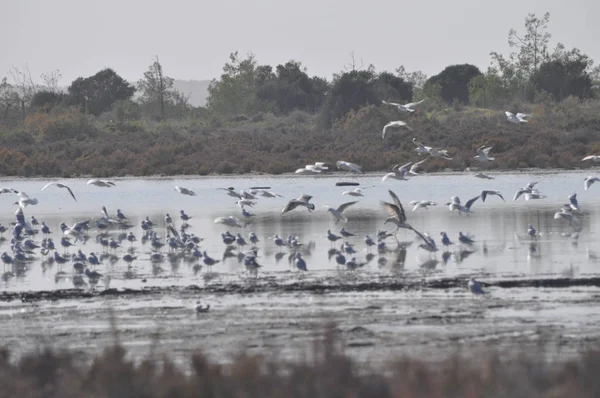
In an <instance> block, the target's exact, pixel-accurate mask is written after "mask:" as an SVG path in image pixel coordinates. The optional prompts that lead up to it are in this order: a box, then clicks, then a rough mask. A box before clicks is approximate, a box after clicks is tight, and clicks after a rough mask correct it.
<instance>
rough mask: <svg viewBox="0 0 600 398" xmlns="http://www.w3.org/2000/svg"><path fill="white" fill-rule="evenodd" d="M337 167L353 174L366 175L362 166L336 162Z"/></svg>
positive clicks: (340, 161)
mask: <svg viewBox="0 0 600 398" xmlns="http://www.w3.org/2000/svg"><path fill="white" fill-rule="evenodd" d="M335 165H336V167H337V168H338V170H346V171H351V172H353V173H358V174H364V171H362V169H361V168H360V166H359V165H357V164H354V163H350V162H346V161H344V160H338V161H337V162H335Z"/></svg>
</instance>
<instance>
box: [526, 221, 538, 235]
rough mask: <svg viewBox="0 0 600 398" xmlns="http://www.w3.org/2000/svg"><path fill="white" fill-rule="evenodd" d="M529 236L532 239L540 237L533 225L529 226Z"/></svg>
mask: <svg viewBox="0 0 600 398" xmlns="http://www.w3.org/2000/svg"><path fill="white" fill-rule="evenodd" d="M527 235H529V236H531V237H532V238H535V237H537V236H538V233H537V231H536V230H535V228H533V224H529V226H528V227H527Z"/></svg>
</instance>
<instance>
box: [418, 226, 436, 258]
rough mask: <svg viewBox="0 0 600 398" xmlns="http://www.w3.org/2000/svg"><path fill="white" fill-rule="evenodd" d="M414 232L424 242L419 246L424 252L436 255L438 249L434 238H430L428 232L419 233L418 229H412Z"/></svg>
mask: <svg viewBox="0 0 600 398" xmlns="http://www.w3.org/2000/svg"><path fill="white" fill-rule="evenodd" d="M412 230H413V232H414V233H416V234H417V236H418V237H419V238H421V239H422V240H423V243H421V244H420V245H419V247H420V248H421V249H423V250H427V251H428V252H430V253H435V252H436V251H437V250H438V248H437V246H436V244H435V241H434V240H433V238H432V237H431V236H429V235H428V234H427V233H426V232H424V233H421V232H419V231H417V230H416V229H414V228H412Z"/></svg>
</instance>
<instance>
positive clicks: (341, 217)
mask: <svg viewBox="0 0 600 398" xmlns="http://www.w3.org/2000/svg"><path fill="white" fill-rule="evenodd" d="M355 203H358V201H354V202H346V203H343V204H341V205H339V206H338V208H337V209H336V208H333V207H331V206H327V205H323V207H327V211H328V212H330V213H331V214H332V215H333V217H335V223H336V224H337V223H339V222H340V221H343V222H348V217H346V215H345V214H343V213H344V211H346V209H347V208H348V207H350V206H352V205H353V204H355Z"/></svg>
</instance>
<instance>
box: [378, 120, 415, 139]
mask: <svg viewBox="0 0 600 398" xmlns="http://www.w3.org/2000/svg"><path fill="white" fill-rule="evenodd" d="M391 127H406V128H407V129H409V130H412V129H411V128H410V126H409V125H408V124H406V122H403V121H402V120H396V121H395V122H389V123H388V124H386V125H385V126H383V132H382V133H381V139H382V140H385V135H386V134H387V131H388V129H389V128H391Z"/></svg>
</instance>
